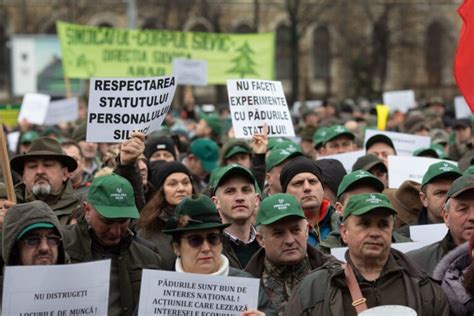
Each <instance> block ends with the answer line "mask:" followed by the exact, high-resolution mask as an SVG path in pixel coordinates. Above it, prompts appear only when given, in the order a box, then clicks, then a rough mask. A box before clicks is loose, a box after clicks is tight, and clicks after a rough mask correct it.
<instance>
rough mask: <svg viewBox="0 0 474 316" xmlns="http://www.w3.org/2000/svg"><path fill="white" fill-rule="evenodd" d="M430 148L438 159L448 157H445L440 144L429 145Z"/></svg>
mask: <svg viewBox="0 0 474 316" xmlns="http://www.w3.org/2000/svg"><path fill="white" fill-rule="evenodd" d="M430 148H431V149H433V150H434V151H436V153H437V154H438V157H439V158H440V159H446V158H448V155H446V151H445V150H444V148H443V146H441V145H440V144H431V146H430Z"/></svg>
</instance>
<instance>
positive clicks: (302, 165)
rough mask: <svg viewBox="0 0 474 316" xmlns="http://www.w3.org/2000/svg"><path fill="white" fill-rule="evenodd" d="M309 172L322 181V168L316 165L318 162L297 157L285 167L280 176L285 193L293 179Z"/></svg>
mask: <svg viewBox="0 0 474 316" xmlns="http://www.w3.org/2000/svg"><path fill="white" fill-rule="evenodd" d="M303 172H309V173H312V174H314V175H315V176H316V177H318V179H319V181H322V171H321V168H320V167H319V166H318V165H317V164H316V161H314V160H312V159H309V158H306V157H304V156H299V157H295V158H293V159H292V160H291V163H288V164H286V165H285V167H283V169H282V170H281V174H280V184H281V188H282V190H283V192H286V188H287V187H288V183H290V181H291V179H293V177H294V176H296V175H297V174H299V173H303Z"/></svg>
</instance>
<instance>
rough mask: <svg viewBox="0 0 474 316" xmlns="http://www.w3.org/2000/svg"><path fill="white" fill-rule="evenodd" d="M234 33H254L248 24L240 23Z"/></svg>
mask: <svg viewBox="0 0 474 316" xmlns="http://www.w3.org/2000/svg"><path fill="white" fill-rule="evenodd" d="M233 31H234V33H240V34H246V33H253V32H254V31H253V29H252V27H250V25H248V24H247V23H240V24H238V25H237V26H236V27H234V30H233Z"/></svg>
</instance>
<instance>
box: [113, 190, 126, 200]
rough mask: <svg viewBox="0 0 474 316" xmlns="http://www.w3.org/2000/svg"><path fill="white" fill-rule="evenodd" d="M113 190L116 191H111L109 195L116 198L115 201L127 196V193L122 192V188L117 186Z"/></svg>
mask: <svg viewBox="0 0 474 316" xmlns="http://www.w3.org/2000/svg"><path fill="white" fill-rule="evenodd" d="M115 191H116V192H117V193H111V194H110V197H112V198H114V199H116V200H117V201H122V200H124V199H126V198H127V194H126V193H123V190H122V188H117V189H116V190H115Z"/></svg>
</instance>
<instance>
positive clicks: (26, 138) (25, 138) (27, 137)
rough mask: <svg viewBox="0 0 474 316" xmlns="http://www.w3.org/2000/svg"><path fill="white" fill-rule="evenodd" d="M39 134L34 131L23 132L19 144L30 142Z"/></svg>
mask: <svg viewBox="0 0 474 316" xmlns="http://www.w3.org/2000/svg"><path fill="white" fill-rule="evenodd" d="M39 137H40V135H39V134H38V132H35V131H27V132H24V133H23V134H22V135H21V137H20V144H25V143H31V142H32V141H34V140H35V139H37V138H39Z"/></svg>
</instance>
